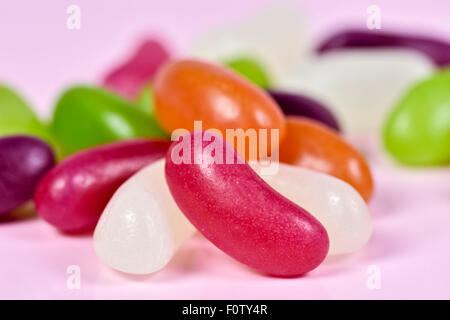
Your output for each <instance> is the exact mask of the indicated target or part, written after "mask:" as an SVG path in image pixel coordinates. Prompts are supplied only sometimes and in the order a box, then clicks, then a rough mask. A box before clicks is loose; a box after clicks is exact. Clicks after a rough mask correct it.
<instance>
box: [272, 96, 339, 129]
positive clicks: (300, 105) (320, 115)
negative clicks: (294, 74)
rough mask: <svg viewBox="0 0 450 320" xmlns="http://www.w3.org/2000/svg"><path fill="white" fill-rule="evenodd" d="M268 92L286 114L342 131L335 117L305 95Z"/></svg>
mask: <svg viewBox="0 0 450 320" xmlns="http://www.w3.org/2000/svg"><path fill="white" fill-rule="evenodd" d="M268 92H269V94H270V95H271V96H272V98H274V99H275V101H276V102H277V103H278V105H279V106H280V107H281V110H283V112H284V114H286V115H293V116H302V117H307V118H311V119H314V120H316V121H319V122H322V123H323V124H325V125H327V126H328V127H330V128H333V129H335V130H336V131H340V129H339V124H338V121H337V120H336V118H335V116H334V115H333V114H332V113H331V112H330V111H329V110H328V109H327V108H325V106H323V105H322V104H321V103H319V102H318V101H315V100H314V99H311V98H309V97H306V96H303V95H299V94H294V93H288V92H283V91H273V90H269V91H268Z"/></svg>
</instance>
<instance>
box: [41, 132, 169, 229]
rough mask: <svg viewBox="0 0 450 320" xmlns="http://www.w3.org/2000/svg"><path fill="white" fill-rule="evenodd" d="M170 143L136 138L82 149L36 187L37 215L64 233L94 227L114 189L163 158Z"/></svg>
mask: <svg viewBox="0 0 450 320" xmlns="http://www.w3.org/2000/svg"><path fill="white" fill-rule="evenodd" d="M168 147H169V143H168V142H166V141H157V140H155V141H152V140H145V139H136V140H128V141H121V142H116V143H112V144H108V145H103V146H100V147H96V148H92V149H88V150H84V151H82V152H79V153H76V154H74V155H72V156H70V157H69V158H67V159H65V160H64V161H62V162H61V163H59V164H58V166H56V167H55V168H54V169H53V170H51V171H50V172H49V173H48V174H47V175H45V177H44V178H43V179H42V181H41V182H40V183H39V186H38V187H37V189H36V193H35V195H34V203H35V206H36V209H37V212H38V214H39V215H40V216H41V217H42V218H44V219H45V220H46V221H48V222H49V223H51V224H52V225H54V226H55V227H56V228H58V229H60V230H62V231H66V232H84V231H89V230H92V229H94V227H95V225H96V224H97V221H98V219H99V217H100V215H101V213H102V211H103V209H104V208H105V206H106V204H107V203H108V201H109V199H110V198H111V196H112V195H113V193H114V192H115V191H116V190H117V188H118V187H119V186H120V185H121V184H122V183H123V182H124V181H125V180H127V179H128V178H129V177H130V176H132V175H133V174H134V173H136V172H137V171H138V170H140V169H142V168H143V167H144V166H146V165H148V164H149V163H152V162H153V161H156V160H158V159H160V158H162V157H163V156H164V155H165V153H166V151H167V148H168Z"/></svg>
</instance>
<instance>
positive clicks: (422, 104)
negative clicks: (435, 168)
mask: <svg viewBox="0 0 450 320" xmlns="http://www.w3.org/2000/svg"><path fill="white" fill-rule="evenodd" d="M384 144H385V146H386V149H387V150H388V151H389V152H390V153H391V155H392V156H393V157H394V158H395V159H397V160H398V161H399V162H401V163H404V164H409V165H445V164H450V69H448V70H446V71H442V72H438V73H437V74H436V75H434V76H432V77H430V78H429V79H426V80H424V81H422V82H420V83H418V84H417V85H416V86H414V87H413V88H412V89H411V90H410V91H408V92H407V93H406V94H405V96H404V97H403V98H402V99H401V100H400V101H399V103H398V104H397V106H396V107H395V108H394V109H393V110H392V112H391V114H390V115H389V117H388V119H387V121H386V123H385V127H384Z"/></svg>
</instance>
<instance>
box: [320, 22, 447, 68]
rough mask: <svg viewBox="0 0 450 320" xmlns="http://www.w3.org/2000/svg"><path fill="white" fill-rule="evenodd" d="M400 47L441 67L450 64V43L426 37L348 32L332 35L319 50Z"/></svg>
mask: <svg viewBox="0 0 450 320" xmlns="http://www.w3.org/2000/svg"><path fill="white" fill-rule="evenodd" d="M377 47H400V48H408V49H414V50H417V51H420V52H422V53H423V54H425V55H427V56H428V57H429V58H430V59H431V60H433V61H434V63H435V64H436V65H438V66H440V67H443V66H446V65H449V64H450V43H449V42H447V41H443V40H440V39H435V38H431V37H425V36H412V35H406V34H400V33H387V32H379V31H364V30H346V31H342V32H339V33H337V34H334V35H332V36H331V37H329V38H328V39H326V40H325V41H324V42H322V44H321V45H320V46H319V47H318V48H317V51H318V52H319V53H324V52H327V51H332V50H336V49H343V48H377Z"/></svg>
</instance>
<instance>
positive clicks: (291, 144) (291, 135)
mask: <svg viewBox="0 0 450 320" xmlns="http://www.w3.org/2000/svg"><path fill="white" fill-rule="evenodd" d="M287 137H288V138H286V139H285V140H284V141H283V142H282V143H281V145H280V161H281V162H284V163H288V164H294V165H298V166H300V167H305V168H309V169H312V170H316V171H319V172H323V173H326V174H330V175H332V176H335V177H337V178H339V179H342V180H344V181H346V182H347V183H349V184H350V185H352V186H353V187H354V188H355V189H356V190H357V191H358V192H359V193H360V194H361V196H362V197H363V199H364V200H365V201H366V202H367V201H369V200H370V197H371V196H372V192H373V182H372V176H371V173H370V170H369V167H368V165H367V163H366V161H365V160H364V158H363V157H362V155H361V154H360V153H359V152H358V151H356V150H355V149H354V148H353V147H352V146H350V145H349V144H347V143H346V142H345V141H344V140H343V139H342V138H341V137H340V136H339V135H338V134H337V133H336V132H335V131H334V130H330V129H328V127H326V126H325V125H322V124H321V123H319V122H317V121H314V120H310V119H307V118H302V117H295V116H289V117H287Z"/></svg>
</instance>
